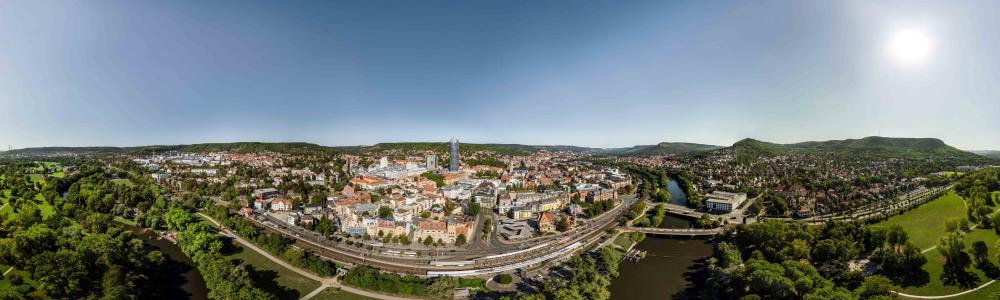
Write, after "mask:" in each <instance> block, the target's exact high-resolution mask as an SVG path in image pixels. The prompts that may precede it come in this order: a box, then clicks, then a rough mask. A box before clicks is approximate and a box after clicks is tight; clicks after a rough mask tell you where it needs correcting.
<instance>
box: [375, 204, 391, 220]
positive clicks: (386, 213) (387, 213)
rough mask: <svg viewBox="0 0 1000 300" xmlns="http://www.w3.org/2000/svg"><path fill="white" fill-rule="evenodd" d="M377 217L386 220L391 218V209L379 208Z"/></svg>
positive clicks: (386, 207)
mask: <svg viewBox="0 0 1000 300" xmlns="http://www.w3.org/2000/svg"><path fill="white" fill-rule="evenodd" d="M378 217H379V218H382V219H388V218H390V217H392V207H388V206H380V207H379V208H378Z"/></svg>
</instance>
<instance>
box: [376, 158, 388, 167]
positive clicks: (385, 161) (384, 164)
mask: <svg viewBox="0 0 1000 300" xmlns="http://www.w3.org/2000/svg"><path fill="white" fill-rule="evenodd" d="M388 166H389V158H387V157H385V156H383V157H382V158H381V159H379V160H378V167H379V168H383V169H384V168H386V167H388Z"/></svg>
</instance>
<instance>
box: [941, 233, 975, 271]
mask: <svg viewBox="0 0 1000 300" xmlns="http://www.w3.org/2000/svg"><path fill="white" fill-rule="evenodd" d="M937 249H938V252H941V255H942V256H944V258H945V263H944V274H942V275H941V276H942V277H943V278H945V280H944V281H945V282H946V283H953V282H955V281H962V278H964V277H966V275H967V274H968V271H967V270H966V269H967V268H968V267H969V264H971V263H972V261H971V260H970V259H969V254H968V253H966V252H965V240H964V239H963V238H962V236H961V235H959V234H958V233H955V232H952V233H948V236H946V237H942V238H941V240H940V241H939V242H938V247H937Z"/></svg>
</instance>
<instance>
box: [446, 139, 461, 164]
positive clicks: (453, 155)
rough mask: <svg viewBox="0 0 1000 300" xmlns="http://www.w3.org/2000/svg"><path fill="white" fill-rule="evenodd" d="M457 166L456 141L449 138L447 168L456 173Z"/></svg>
mask: <svg viewBox="0 0 1000 300" xmlns="http://www.w3.org/2000/svg"><path fill="white" fill-rule="evenodd" d="M458 165H459V161H458V139H456V138H451V164H450V165H449V166H448V170H449V171H452V172H458Z"/></svg>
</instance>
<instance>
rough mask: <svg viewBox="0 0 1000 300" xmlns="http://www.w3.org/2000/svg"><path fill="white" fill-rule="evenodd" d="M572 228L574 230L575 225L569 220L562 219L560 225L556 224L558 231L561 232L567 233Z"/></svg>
mask: <svg viewBox="0 0 1000 300" xmlns="http://www.w3.org/2000/svg"><path fill="white" fill-rule="evenodd" d="M570 228H573V224H572V223H570V220H569V218H565V217H564V218H561V219H559V223H556V230H559V232H566V231H568V230H570Z"/></svg>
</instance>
